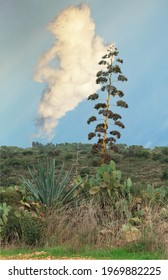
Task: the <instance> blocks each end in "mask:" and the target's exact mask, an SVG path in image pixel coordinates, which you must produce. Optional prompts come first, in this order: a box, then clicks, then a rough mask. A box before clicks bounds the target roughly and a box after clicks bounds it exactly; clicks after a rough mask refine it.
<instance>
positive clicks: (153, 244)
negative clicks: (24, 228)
mask: <svg viewBox="0 0 168 280" xmlns="http://www.w3.org/2000/svg"><path fill="white" fill-rule="evenodd" d="M144 212H145V214H144V217H143V219H142V223H141V224H139V225H138V226H136V227H135V226H133V227H132V228H131V230H132V229H134V231H131V239H130V234H129V232H128V231H127V232H126V233H124V234H125V235H124V234H123V231H122V229H123V225H124V224H126V225H129V220H128V219H127V218H126V217H124V216H123V215H122V214H121V216H120V217H119V216H117V217H116V213H115V211H114V210H113V209H112V207H108V206H106V207H104V208H101V207H100V205H99V204H98V203H96V202H87V201H83V202H82V203H80V205H78V206H75V207H72V206H70V205H69V206H64V207H63V208H61V209H59V210H53V211H52V212H51V213H49V214H48V216H47V231H48V232H47V236H48V237H49V238H48V245H49V246H56V245H66V246H69V247H71V248H73V249H74V250H78V249H80V248H81V247H82V246H85V245H90V246H92V247H99V248H102V247H118V246H127V245H129V244H130V243H134V244H135V246H136V244H137V246H138V244H140V243H142V244H144V245H143V246H144V248H143V249H144V250H148V251H155V250H160V249H162V250H163V249H164V250H165V254H167V253H168V241H167V240H168V221H167V220H166V219H165V218H161V216H160V208H159V207H158V206H157V205H155V206H150V207H146V208H144ZM136 228H137V231H136V230H135V229H136ZM128 234H129V238H126V237H124V236H126V235H127V237H128ZM133 234H134V236H133V237H132V235H133ZM135 234H136V238H135Z"/></svg>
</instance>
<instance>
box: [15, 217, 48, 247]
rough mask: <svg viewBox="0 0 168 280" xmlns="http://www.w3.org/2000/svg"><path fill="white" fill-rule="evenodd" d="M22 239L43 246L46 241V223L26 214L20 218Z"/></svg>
mask: <svg viewBox="0 0 168 280" xmlns="http://www.w3.org/2000/svg"><path fill="white" fill-rule="evenodd" d="M20 226H21V229H22V241H23V242H24V243H25V244H26V245H29V246H42V245H44V242H45V238H46V236H45V232H46V223H45V222H44V221H42V220H41V219H39V218H36V217H32V216H31V215H25V216H24V217H21V218H20Z"/></svg>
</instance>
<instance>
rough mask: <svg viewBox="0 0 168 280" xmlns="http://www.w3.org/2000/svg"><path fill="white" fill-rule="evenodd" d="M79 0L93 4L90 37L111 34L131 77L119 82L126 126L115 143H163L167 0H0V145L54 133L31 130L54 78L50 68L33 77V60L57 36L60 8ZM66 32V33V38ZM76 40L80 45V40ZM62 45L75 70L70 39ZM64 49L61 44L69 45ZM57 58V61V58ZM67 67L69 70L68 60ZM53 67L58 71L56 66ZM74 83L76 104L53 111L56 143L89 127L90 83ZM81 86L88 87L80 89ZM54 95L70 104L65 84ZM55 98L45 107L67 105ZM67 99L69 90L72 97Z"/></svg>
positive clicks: (167, 126) (167, 103) (167, 101)
mask: <svg viewBox="0 0 168 280" xmlns="http://www.w3.org/2000/svg"><path fill="white" fill-rule="evenodd" d="M81 3H86V4H88V5H89V7H90V10H91V22H92V23H94V24H95V31H94V32H95V33H94V34H93V35H94V38H93V40H95V38H98V37H96V36H99V37H101V38H102V39H103V42H102V44H109V43H112V42H115V44H116V46H117V48H118V50H119V52H120V57H121V58H122V59H123V60H124V64H123V67H122V70H123V73H124V74H125V75H126V76H127V78H128V82H127V83H125V84H124V85H123V90H124V92H125V98H124V100H125V101H126V102H127V103H128V105H129V108H128V109H127V110H124V109H123V110H122V112H121V115H122V116H123V122H124V124H125V129H124V130H122V131H121V133H122V136H121V139H120V141H119V142H118V143H126V144H128V145H143V146H145V147H154V146H162V145H164V146H167V145H168V109H167V108H168V68H167V65H168V55H167V50H168V36H167V35H168V34H167V26H168V17H167V11H168V1H167V0H141V1H139V0H106V1H104V0H90V1H89V0H88V1H79V0H76V1H75V0H74V1H73V0H65V1H64V0H62V1H59V0H5V1H4V0H0V96H1V103H0V104H1V106H0V107H1V108H0V119H1V122H0V145H10V146H21V147H27V146H31V142H32V141H39V142H43V143H47V142H50V141H51V140H47V139H43V138H42V135H41V136H40V138H33V135H34V134H37V133H38V128H37V127H36V125H35V124H37V119H38V118H39V109H38V108H39V105H40V104H41V103H42V102H43V100H44V94H45V91H46V86H47V85H46V84H47V82H48V80H49V82H50V83H53V81H51V78H53V77H55V76H53V75H50V76H49V78H48V80H47V81H46V80H45V79H43V82H42V83H39V82H37V79H35V78H34V76H35V74H37V72H38V71H39V70H37V68H38V63H39V61H41V59H42V57H43V54H44V53H46V52H49V50H50V49H51V48H52V46H53V44H54V40H55V39H54V38H53V35H52V33H51V32H50V30H48V29H47V26H48V25H49V24H50V23H51V22H52V21H53V20H54V19H55V18H56V17H58V15H60V14H61V13H62V12H63V10H64V9H67V8H68V7H69V6H74V7H75V6H77V5H79V4H81ZM61 15H62V14H61ZM75 18H77V17H75ZM61 19H62V18H61ZM61 19H60V20H61ZM92 23H90V24H91V26H92ZM61 24H62V23H61ZM88 24H89V23H88ZM61 26H62V25H61ZM72 27H73V25H72ZM54 28H55V27H54ZM61 28H64V26H63V27H61ZM53 30H55V29H53ZM53 30H52V32H55V33H56V34H57V33H58V30H57V27H56V31H53ZM62 30H64V29H62ZM86 31H87V26H86ZM62 35H64V34H61V36H62ZM82 36H84V33H81V35H80V36H79V42H80V44H81V48H83V47H84V44H85V41H86V40H85V39H84V40H83V44H82V43H81V42H82V38H83V37H82ZM60 38H62V37H60ZM86 38H88V37H86ZM60 40H61V39H60ZM68 40H70V41H71V39H69V38H68ZM72 40H75V39H74V38H72ZM67 42H68V41H67ZM74 42H75V41H74ZM97 44H98V43H97ZM95 46H96V43H95ZM79 47H80V45H79V46H77V48H79ZM102 48H103V47H102ZM61 50H62V48H61ZM67 50H68V53H69V55H68V61H69V62H68V63H69V64H68V66H67V67H69V68H67V71H69V69H70V68H71V67H72V68H71V69H72V70H73V69H74V70H75V67H76V65H77V64H78V61H79V60H75V59H73V56H71V53H70V52H69V49H68V47H67ZM81 50H83V49H81ZM93 50H94V49H93ZM64 51H65V52H66V47H65V49H64ZM88 52H89V49H88ZM92 53H94V52H92ZM81 56H82V57H84V58H85V57H86V58H87V57H88V59H89V54H88V53H87V52H86V53H81ZM82 57H81V58H82ZM100 58H101V57H100ZM94 59H96V57H95V58H94ZM94 59H93V61H92V59H91V58H90V60H89V61H90V62H88V69H90V71H92V72H93V71H94V63H92V64H90V63H91V62H94V61H95V60H94ZM70 61H72V66H71V65H70ZM75 63H76V65H75ZM83 63H84V62H83ZM55 66H58V62H57V63H56V64H55ZM82 67H84V64H83V66H82ZM64 68H65V73H66V64H65V63H64ZM58 69H59V67H58ZM58 69H57V70H58ZM57 70H56V74H57V76H58V74H61V72H59V71H57ZM81 73H82V72H81ZM83 73H85V72H83ZM95 74H96V73H95ZM54 75H55V74H54ZM81 75H82V74H81ZM87 75H88V73H87ZM93 75H94V73H93ZM86 78H87V76H86ZM91 78H92V77H91ZM57 79H58V78H57ZM69 81H70V80H68V83H69ZM68 83H67V86H68ZM73 83H74V81H72V83H71V87H72V86H73V87H74V92H75V90H76V88H75V85H74V84H73ZM79 89H80V92H81V94H82V96H83V97H80V96H77V97H75V98H76V99H74V100H76V103H75V104H76V105H75V108H73V106H71V107H72V110H70V111H68V112H67V113H66V112H62V111H61V110H60V113H59V116H58V114H57V116H55V115H54V118H59V120H58V122H57V126H56V128H53V129H52V134H53V139H52V142H53V143H60V142H88V140H87V134H88V132H90V131H92V127H91V126H89V125H87V119H88V117H90V116H91V115H94V109H93V104H92V103H91V102H89V101H87V100H86V98H84V96H87V95H90V94H92V93H93V92H92V87H90V88H89V84H88V86H87V87H86V88H85V87H81V85H80V88H79ZM85 90H86V91H88V92H86V93H85V92H84V91H85ZM76 92H77V91H76ZM56 94H58V93H56ZM79 95H80V93H79ZM42 96H43V98H42ZM59 96H60V98H62V99H61V100H63V103H64V104H66V106H68V104H67V100H68V98H67V95H66V89H65V88H62V92H60V93H59ZM80 98H81V99H80ZM52 100H53V99H51V101H52ZM54 100H55V101H53V102H54V103H53V104H51V105H52V106H51V107H52V108H49V105H50V103H48V104H47V106H48V107H47V110H48V111H51V113H52V114H55V111H54V110H55V108H56V111H57V112H58V108H57V107H59V108H62V107H64V106H62V105H61V103H57V98H55V99H54ZM71 100H72V99H71V98H69V102H71ZM80 100H81V101H80ZM77 104H79V105H78V106H77ZM50 109H51V110H50ZM43 116H44V115H43ZM47 116H48V115H47ZM61 116H63V117H61ZM38 121H39V119H38ZM43 124H44V123H43ZM44 125H45V124H44ZM53 127H55V123H54V124H53Z"/></svg>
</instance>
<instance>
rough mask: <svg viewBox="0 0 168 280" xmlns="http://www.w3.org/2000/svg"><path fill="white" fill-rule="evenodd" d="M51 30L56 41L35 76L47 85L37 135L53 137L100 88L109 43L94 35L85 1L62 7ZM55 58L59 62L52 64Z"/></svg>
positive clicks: (51, 25) (93, 25) (41, 104)
mask: <svg viewBox="0 0 168 280" xmlns="http://www.w3.org/2000/svg"><path fill="white" fill-rule="evenodd" d="M48 29H49V30H50V31H51V32H52V34H53V36H54V38H55V42H54V44H53V46H52V47H51V48H50V49H49V50H48V51H47V52H46V53H45V54H44V55H43V56H42V57H41V59H40V61H39V63H38V66H37V71H36V74H35V77H34V79H35V80H36V81H37V82H44V83H46V84H47V88H46V90H45V91H44V93H43V95H42V98H41V101H40V103H39V107H38V118H37V122H36V123H37V126H38V128H39V134H38V136H47V137H48V138H50V139H51V138H52V137H53V136H54V129H55V127H56V126H57V125H58V123H59V120H60V119H61V118H62V117H63V116H65V115H66V113H67V112H68V111H71V110H73V109H74V108H75V107H76V106H77V105H78V104H79V103H80V102H82V101H83V100H84V99H86V98H87V97H88V95H89V94H91V93H94V92H95V91H97V89H98V88H99V86H98V85H96V83H95V75H96V72H97V71H98V70H100V65H98V62H99V61H100V60H101V57H102V55H104V54H105V52H106V50H107V45H104V43H103V39H102V38H101V37H99V36H97V35H96V34H95V23H94V21H93V19H92V18H91V16H90V8H89V7H88V6H87V5H85V4H84V5H82V6H76V7H74V6H72V7H69V8H67V9H65V10H63V11H62V12H61V13H60V14H59V15H58V16H57V17H56V19H55V20H54V21H53V22H52V23H50V24H49V26H48ZM55 58H56V59H57V60H58V61H59V63H57V65H55V67H52V66H51V65H53V63H54V62H55Z"/></svg>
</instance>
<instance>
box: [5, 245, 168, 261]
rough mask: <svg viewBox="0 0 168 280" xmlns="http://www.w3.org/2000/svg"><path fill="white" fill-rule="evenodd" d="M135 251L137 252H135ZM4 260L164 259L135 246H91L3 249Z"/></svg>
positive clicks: (162, 255) (160, 253) (155, 253)
mask: <svg viewBox="0 0 168 280" xmlns="http://www.w3.org/2000/svg"><path fill="white" fill-rule="evenodd" d="M134 249H135V250H134ZM1 258H3V259H10V258H12V259H15V258H16V259H19V258H20V259H61V258H67V259H68V258H69V259H72V258H75V259H97V260H101V259H104V260H158V259H164V254H163V252H162V251H155V252H148V251H145V250H143V249H142V248H140V249H139V250H138V248H134V247H133V246H131V247H127V248H111V249H92V248H91V247H89V246H86V247H83V248H82V249H80V250H78V251H77V250H74V249H73V248H68V247H63V246H57V247H54V248H38V249H37V250H35V249H27V248H20V249H19V248H16V249H1Z"/></svg>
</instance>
